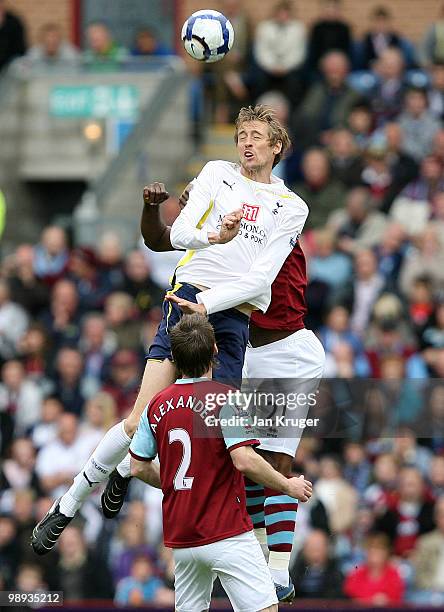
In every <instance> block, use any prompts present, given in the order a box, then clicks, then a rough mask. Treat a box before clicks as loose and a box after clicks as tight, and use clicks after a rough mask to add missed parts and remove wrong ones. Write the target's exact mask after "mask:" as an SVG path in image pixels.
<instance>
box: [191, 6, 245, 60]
mask: <svg viewBox="0 0 444 612" xmlns="http://www.w3.org/2000/svg"><path fill="white" fill-rule="evenodd" d="M182 41H183V44H184V47H185V50H186V52H187V53H188V55H191V57H192V58H193V59H195V60H198V61H200V62H208V63H211V62H218V61H220V60H221V59H223V58H224V57H225V56H226V54H227V53H228V51H229V50H230V49H231V47H232V46H233V42H234V30H233V26H232V25H231V23H230V22H229V20H228V19H227V18H226V17H225V16H224V15H222V13H219V11H213V10H208V9H207V10H203V11H197V12H196V13H193V14H192V15H191V16H190V17H189V18H188V19H187V20H186V21H185V23H184V24H183V28H182Z"/></svg>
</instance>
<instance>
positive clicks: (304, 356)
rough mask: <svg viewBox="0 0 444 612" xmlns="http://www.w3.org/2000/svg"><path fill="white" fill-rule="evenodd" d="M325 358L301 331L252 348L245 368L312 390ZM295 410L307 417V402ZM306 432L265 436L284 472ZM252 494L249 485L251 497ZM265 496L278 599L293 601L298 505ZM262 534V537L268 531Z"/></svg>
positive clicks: (254, 375)
mask: <svg viewBox="0 0 444 612" xmlns="http://www.w3.org/2000/svg"><path fill="white" fill-rule="evenodd" d="M324 361H325V354H324V350H323V348H322V345H321V344H320V342H319V340H318V339H317V338H316V336H315V335H314V334H313V332H311V331H309V330H300V331H299V332H296V333H295V334H292V335H291V336H289V337H288V338H285V339H283V340H280V341H277V342H273V343H271V344H268V345H265V346H261V347H257V348H252V347H248V348H247V352H246V358H245V364H246V366H245V371H246V373H247V374H248V376H249V379H250V381H253V382H254V381H255V380H263V379H267V378H268V379H281V380H279V381H278V384H279V385H280V386H282V390H283V392H285V393H292V394H294V393H298V392H305V393H310V392H313V391H315V390H316V388H317V384H318V380H319V378H320V377H321V376H322V372H323V368H324ZM280 390H281V389H280ZM295 412H296V414H292V415H291V416H292V417H298V418H304V417H306V416H307V412H308V405H306V406H300V407H298V409H297V410H296V411H295ZM282 433H283V435H285V436H289V435H290V433H291V432H289V431H288V430H287V431H284V432H282ZM301 433H302V432H301V431H300V430H297V431H296V433H295V437H294V438H293V437H281V438H277V439H266V440H262V444H261V447H260V449H262V450H264V451H268V452H266V453H265V455H266V457H265V458H266V459H267V460H268V461H269V462H270V463H271V464H272V465H273V466H274V467H275V469H277V470H278V471H279V472H281V473H282V474H284V475H285V476H288V475H289V474H290V471H291V464H292V460H293V458H294V456H295V454H296V450H297V447H298V444H299V440H300V435H301ZM248 496H249V493H248V490H247V499H248ZM263 497H264V506H263V511H264V523H265V532H266V542H267V548H268V550H269V551H270V554H269V558H268V565H269V568H270V572H271V574H272V576H273V579H274V581H275V583H276V589H277V592H278V594H279V599H280V600H281V601H285V600H286V599H287V600H288V599H289V600H291V599H292V598H293V597H294V589H293V585H292V584H291V582H290V576H289V571H288V567H289V563H290V556H291V547H292V542H293V533H294V530H295V525H296V515H297V508H298V504H297V501H296V500H294V499H293V498H290V497H288V496H282V495H281V494H280V493H279V492H275V491H271V490H264V495H263ZM247 503H248V502H247ZM253 507H254V506H253ZM254 510H255V513H256V516H260V512H261V508H260V507H258V506H256V507H254ZM259 535H260V537H261V538H262V539H263V537H264V536H263V533H260V534H259Z"/></svg>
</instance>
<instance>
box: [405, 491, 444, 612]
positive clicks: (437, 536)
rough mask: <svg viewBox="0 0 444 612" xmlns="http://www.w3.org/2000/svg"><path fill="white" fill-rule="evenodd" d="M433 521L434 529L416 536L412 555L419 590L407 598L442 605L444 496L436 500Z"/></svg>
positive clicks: (416, 601) (431, 604) (413, 601)
mask: <svg viewBox="0 0 444 612" xmlns="http://www.w3.org/2000/svg"><path fill="white" fill-rule="evenodd" d="M435 523H436V529H434V530H433V531H431V532H430V533H427V534H426V535H423V536H421V537H420V538H418V542H417V546H416V550H415V554H414V555H413V557H412V561H413V565H414V568H415V586H416V588H417V589H418V590H419V592H417V593H414V594H412V596H411V597H410V598H409V600H410V601H411V602H412V603H415V604H417V605H420V604H421V605H425V606H436V605H441V606H442V605H444V572H443V569H442V568H443V564H444V497H440V498H439V499H438V500H437V502H436V505H435Z"/></svg>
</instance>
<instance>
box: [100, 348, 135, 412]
mask: <svg viewBox="0 0 444 612" xmlns="http://www.w3.org/2000/svg"><path fill="white" fill-rule="evenodd" d="M139 386H140V364H139V360H138V356H137V353H135V352H134V351H130V350H128V349H121V350H118V351H117V352H116V353H115V355H114V356H113V358H112V359H111V370H110V379H109V381H108V383H107V384H106V385H105V386H104V387H103V390H104V391H106V393H109V394H110V395H111V396H112V397H113V398H114V401H115V402H116V405H117V411H118V413H119V417H124V416H125V415H126V414H128V413H129V412H130V411H131V410H132V408H133V406H134V402H135V401H136V398H137V393H138V391H139Z"/></svg>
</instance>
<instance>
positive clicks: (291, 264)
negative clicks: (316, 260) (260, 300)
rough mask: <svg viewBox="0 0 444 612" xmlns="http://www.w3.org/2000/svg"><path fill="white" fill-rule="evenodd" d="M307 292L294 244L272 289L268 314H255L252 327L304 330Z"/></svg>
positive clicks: (299, 254) (304, 268)
mask: <svg viewBox="0 0 444 612" xmlns="http://www.w3.org/2000/svg"><path fill="white" fill-rule="evenodd" d="M306 288H307V265H306V261H305V255H304V252H303V250H302V249H301V246H300V244H299V242H297V243H296V245H295V247H294V248H293V250H292V251H291V253H290V255H289V256H288V257H287V259H286V260H285V262H284V265H283V266H282V268H281V270H280V272H279V274H278V275H277V277H276V279H275V281H274V283H273V284H272V286H271V304H270V306H269V308H268V310H267V312H266V313H265V314H263V313H262V312H259V311H258V310H257V311H254V312H253V313H252V315H251V321H252V323H254V324H255V325H257V326H258V327H263V328H264V329H277V330H281V331H291V332H295V331H298V330H299V329H303V328H304V317H305V315H306V314H307V305H306V303H305V290H306Z"/></svg>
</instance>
